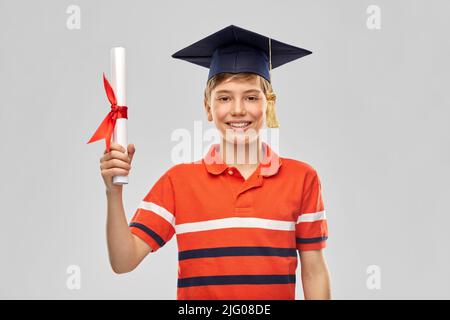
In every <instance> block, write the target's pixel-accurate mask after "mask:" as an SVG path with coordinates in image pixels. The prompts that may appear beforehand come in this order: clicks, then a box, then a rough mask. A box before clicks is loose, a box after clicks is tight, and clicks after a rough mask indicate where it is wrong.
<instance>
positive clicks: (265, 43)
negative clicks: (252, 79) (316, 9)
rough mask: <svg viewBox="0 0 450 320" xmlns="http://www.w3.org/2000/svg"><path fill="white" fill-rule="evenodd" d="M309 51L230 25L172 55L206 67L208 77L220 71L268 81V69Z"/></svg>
mask: <svg viewBox="0 0 450 320" xmlns="http://www.w3.org/2000/svg"><path fill="white" fill-rule="evenodd" d="M269 49H270V50H269ZM310 53H312V52H311V51H309V50H306V49H302V48H298V47H294V46H291V45H289V44H286V43H283V42H280V41H277V40H273V39H270V38H268V37H266V36H263V35H260V34H258V33H255V32H252V31H249V30H245V29H242V28H239V27H237V26H234V25H230V26H228V27H226V28H224V29H222V30H219V31H217V32H216V33H213V34H212V35H210V36H207V37H206V38H203V39H202V40H200V41H197V42H195V43H194V44H191V45H190V46H188V47H186V48H184V49H181V50H180V51H178V52H176V53H174V54H173V55H172V58H177V59H182V60H186V61H189V62H192V63H195V64H198V65H200V66H203V67H206V68H209V74H208V80H209V79H211V78H212V77H213V76H214V75H216V74H218V73H222V72H230V73H240V72H251V73H256V74H259V75H260V76H262V77H264V78H265V79H266V80H268V81H269V82H270V80H271V79H270V70H271V69H273V68H276V67H279V66H282V65H283V64H285V63H288V62H291V61H293V60H296V59H298V58H301V57H304V56H306V55H308V54H310ZM270 62H271V65H270Z"/></svg>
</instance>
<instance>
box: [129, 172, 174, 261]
mask: <svg viewBox="0 0 450 320" xmlns="http://www.w3.org/2000/svg"><path fill="white" fill-rule="evenodd" d="M174 200H175V197H174V190H173V185H172V181H171V179H170V176H169V175H168V173H167V172H166V173H165V174H163V175H162V176H161V177H160V178H159V179H158V181H156V183H155V184H154V185H153V187H152V188H151V190H150V191H149V192H148V193H147V195H146V196H145V197H144V198H143V199H142V200H141V202H140V204H139V207H138V208H137V209H136V212H135V214H134V216H133V218H132V219H131V221H130V224H129V228H130V231H131V232H132V233H133V234H135V235H136V236H138V237H139V238H141V239H142V240H144V241H145V242H146V243H147V244H148V245H149V246H150V247H151V248H152V252H155V251H157V250H158V249H159V248H161V247H162V246H164V245H165V244H166V243H167V242H168V241H169V240H170V239H171V238H172V237H173V235H174V233H175V201H174Z"/></svg>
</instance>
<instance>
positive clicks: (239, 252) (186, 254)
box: [178, 247, 297, 260]
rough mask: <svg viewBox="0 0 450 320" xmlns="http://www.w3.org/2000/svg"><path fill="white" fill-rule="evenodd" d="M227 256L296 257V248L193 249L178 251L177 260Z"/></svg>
mask: <svg viewBox="0 0 450 320" xmlns="http://www.w3.org/2000/svg"><path fill="white" fill-rule="evenodd" d="M227 256H279V257H296V256H297V249H296V248H272V247H221V248H208V249H195V250H186V251H180V252H179V253H178V259H179V260H186V259H194V258H210V257H227Z"/></svg>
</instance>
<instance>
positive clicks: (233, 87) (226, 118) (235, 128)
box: [205, 76, 267, 143]
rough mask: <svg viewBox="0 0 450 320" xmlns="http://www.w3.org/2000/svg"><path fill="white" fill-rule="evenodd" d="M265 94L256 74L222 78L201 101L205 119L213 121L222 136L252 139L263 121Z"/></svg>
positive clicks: (233, 141)
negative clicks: (204, 99) (205, 115)
mask: <svg viewBox="0 0 450 320" xmlns="http://www.w3.org/2000/svg"><path fill="white" fill-rule="evenodd" d="M266 108H267V100H266V96H265V94H264V92H263V89H262V86H261V82H260V78H259V77H258V76H255V77H252V78H247V79H242V78H241V79H239V78H231V79H226V80H224V81H223V82H221V83H220V84H218V85H217V86H216V87H215V88H214V89H213V90H212V91H211V97H210V100H209V103H208V101H205V110H206V114H207V117H208V121H214V124H215V126H216V128H217V129H218V130H219V131H220V133H221V135H222V137H223V138H225V139H226V140H227V141H228V142H230V143H243V142H245V143H249V142H253V141H254V140H255V139H256V138H257V137H258V135H259V131H260V129H261V128H262V126H263V124H264V122H265V114H266Z"/></svg>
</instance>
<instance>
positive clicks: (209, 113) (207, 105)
mask: <svg viewBox="0 0 450 320" xmlns="http://www.w3.org/2000/svg"><path fill="white" fill-rule="evenodd" d="M204 105H205V112H206V117H207V118H208V121H212V120H213V119H212V114H211V106H210V105H209V104H208V101H207V100H206V99H205V101H204Z"/></svg>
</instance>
